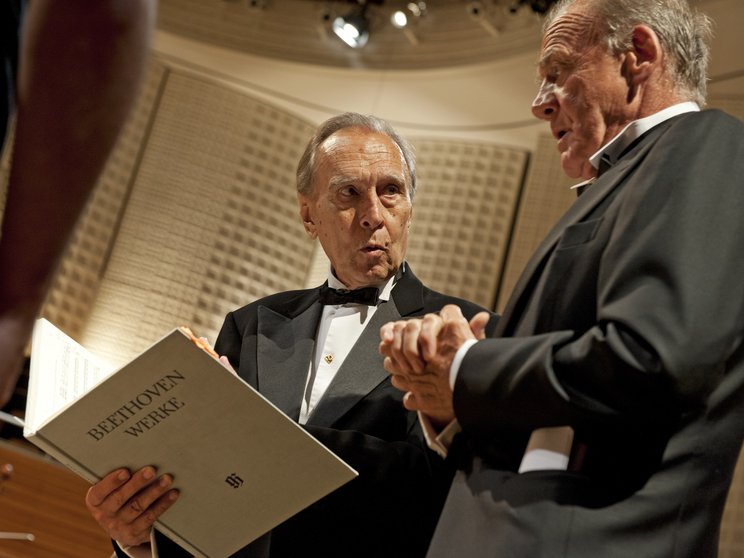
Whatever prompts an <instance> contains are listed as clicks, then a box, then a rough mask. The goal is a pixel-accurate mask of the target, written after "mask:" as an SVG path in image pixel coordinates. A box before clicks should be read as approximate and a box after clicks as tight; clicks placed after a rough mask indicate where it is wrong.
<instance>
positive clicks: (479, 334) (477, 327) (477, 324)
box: [470, 312, 491, 339]
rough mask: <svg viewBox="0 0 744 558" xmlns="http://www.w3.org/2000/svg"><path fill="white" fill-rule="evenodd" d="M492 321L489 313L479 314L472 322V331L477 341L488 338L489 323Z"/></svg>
mask: <svg viewBox="0 0 744 558" xmlns="http://www.w3.org/2000/svg"><path fill="white" fill-rule="evenodd" d="M490 319H491V315H490V314H489V313H488V312H478V313H477V314H476V315H475V316H473V318H472V319H471V320H470V329H471V331H472V332H473V335H475V338H476V339H485V338H486V326H487V325H488V321H489V320H490Z"/></svg>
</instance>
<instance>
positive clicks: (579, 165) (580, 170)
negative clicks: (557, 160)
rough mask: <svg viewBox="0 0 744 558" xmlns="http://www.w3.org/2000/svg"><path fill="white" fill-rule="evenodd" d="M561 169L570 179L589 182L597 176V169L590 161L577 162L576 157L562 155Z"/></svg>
mask: <svg viewBox="0 0 744 558" xmlns="http://www.w3.org/2000/svg"><path fill="white" fill-rule="evenodd" d="M561 169H563V173H564V174H565V175H566V176H568V177H569V178H574V179H577V180H589V179H590V178H594V177H595V176H596V175H597V171H596V169H595V168H594V167H593V166H592V165H591V164H590V163H589V160H588V159H582V160H580V161H579V160H577V159H576V157H571V156H565V154H563V155H561Z"/></svg>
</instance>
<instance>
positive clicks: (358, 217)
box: [298, 128, 412, 289]
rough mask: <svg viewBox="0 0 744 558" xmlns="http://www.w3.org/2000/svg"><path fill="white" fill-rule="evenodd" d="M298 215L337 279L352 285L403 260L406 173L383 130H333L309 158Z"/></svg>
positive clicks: (378, 277) (374, 279)
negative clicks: (311, 167) (306, 191)
mask: <svg viewBox="0 0 744 558" xmlns="http://www.w3.org/2000/svg"><path fill="white" fill-rule="evenodd" d="M298 199H299V203H300V215H301V216H302V220H303V222H304V225H305V230H306V231H307V232H308V234H309V235H310V237H311V238H318V239H319V240H320V243H321V245H322V246H323V250H324V251H325V253H326V254H327V255H328V258H329V259H330V260H331V265H332V266H333V269H334V271H335V273H336V277H338V278H339V279H340V280H341V282H343V283H344V284H345V285H346V286H347V287H348V288H350V289H356V288H359V287H364V286H369V285H371V284H373V283H378V282H381V281H384V280H385V279H388V278H389V277H391V276H392V275H393V274H394V273H395V272H396V270H397V269H398V267H399V266H400V265H401V263H402V262H403V258H404V257H405V254H406V249H407V246H408V229H409V226H410V224H411V212H412V207H411V196H410V177H409V174H408V168H407V166H406V163H405V159H404V158H403V154H402V152H401V151H400V149H399V148H398V146H397V145H396V144H395V143H394V142H393V141H392V140H391V139H390V138H389V137H387V136H385V135H383V134H378V133H375V132H371V131H369V130H366V129H363V128H346V129H343V130H339V131H338V132H336V133H335V134H333V135H332V136H330V137H329V138H328V139H326V141H325V142H324V143H323V145H322V146H321V148H320V149H319V151H318V153H317V154H316V158H315V172H314V174H313V192H312V195H309V196H306V195H303V194H299V195H298Z"/></svg>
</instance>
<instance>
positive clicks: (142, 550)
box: [111, 529, 158, 558]
mask: <svg viewBox="0 0 744 558" xmlns="http://www.w3.org/2000/svg"><path fill="white" fill-rule="evenodd" d="M116 544H118V545H119V548H121V549H122V550H123V551H124V554H126V555H127V556H131V558H158V546H157V544H155V530H154V529H150V542H149V543H142V544H138V545H136V546H125V545H123V544H121V543H120V542H119V541H116ZM111 558H116V554H114V556H112V557H111Z"/></svg>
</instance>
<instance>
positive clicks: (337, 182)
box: [328, 174, 407, 188]
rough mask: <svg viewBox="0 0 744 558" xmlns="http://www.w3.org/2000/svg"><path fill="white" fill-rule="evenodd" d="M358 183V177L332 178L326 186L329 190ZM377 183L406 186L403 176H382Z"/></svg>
mask: <svg viewBox="0 0 744 558" xmlns="http://www.w3.org/2000/svg"><path fill="white" fill-rule="evenodd" d="M359 182H361V181H360V180H359V178H358V177H353V176H337V177H334V178H332V179H331V180H330V181H329V183H328V185H329V187H331V188H339V187H341V186H346V185H347V184H358V183H359ZM377 182H384V183H389V182H394V183H396V184H400V185H407V184H406V179H405V176H404V175H401V174H384V175H381V176H380V177H379V178H378V180H377Z"/></svg>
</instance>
